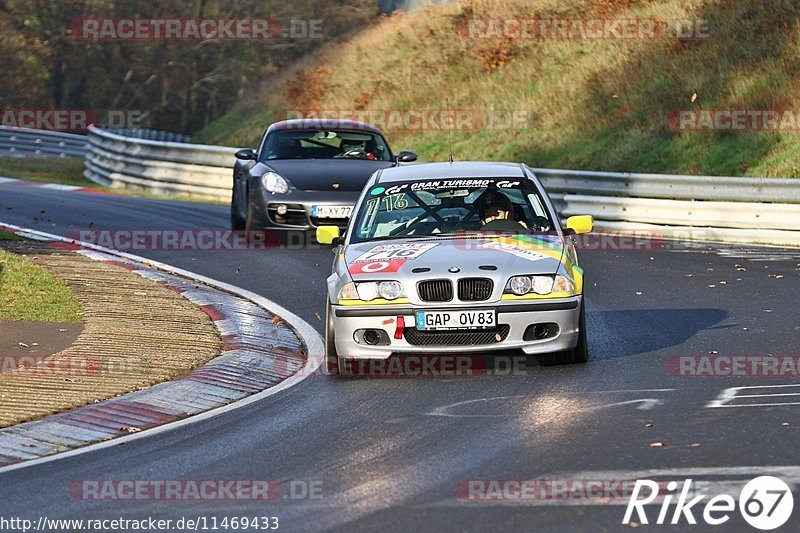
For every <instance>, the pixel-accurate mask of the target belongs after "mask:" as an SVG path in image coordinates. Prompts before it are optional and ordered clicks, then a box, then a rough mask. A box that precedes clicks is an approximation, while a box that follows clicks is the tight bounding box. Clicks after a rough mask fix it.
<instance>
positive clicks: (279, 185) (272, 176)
mask: <svg viewBox="0 0 800 533" xmlns="http://www.w3.org/2000/svg"><path fill="white" fill-rule="evenodd" d="M261 183H262V184H263V185H264V189H266V190H267V192H271V193H272V194H286V193H287V192H289V184H288V183H286V180H285V179H283V178H282V177H281V176H280V175H278V174H276V173H275V172H267V173H266V174H264V175H263V176H261Z"/></svg>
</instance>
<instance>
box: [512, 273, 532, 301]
mask: <svg viewBox="0 0 800 533" xmlns="http://www.w3.org/2000/svg"><path fill="white" fill-rule="evenodd" d="M532 287H533V282H532V281H531V278H529V277H528V276H516V277H513V278H511V283H509V288H510V289H511V292H513V293H514V294H516V295H517V296H522V295H523V294H528V293H529V292H531V288H532Z"/></svg>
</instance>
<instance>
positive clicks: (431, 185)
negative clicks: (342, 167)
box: [372, 179, 521, 195]
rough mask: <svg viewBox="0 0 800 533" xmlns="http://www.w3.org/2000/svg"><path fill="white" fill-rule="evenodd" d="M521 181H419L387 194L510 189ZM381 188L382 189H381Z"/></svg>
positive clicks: (389, 191) (387, 191)
mask: <svg viewBox="0 0 800 533" xmlns="http://www.w3.org/2000/svg"><path fill="white" fill-rule="evenodd" d="M520 183H521V182H519V181H509V180H501V181H494V180H487V179H451V180H431V181H417V182H414V183H402V184H400V185H394V186H392V187H389V188H387V189H386V190H385V191H381V192H384V193H385V194H398V193H401V192H407V191H411V192H416V191H435V190H439V189H485V188H487V187H491V186H492V185H494V186H495V187H497V188H499V189H509V188H512V187H517V186H519V185H520ZM379 188H380V187H379ZM377 190H378V189H373V190H372V194H373V195H378V194H381V193H380V192H377Z"/></svg>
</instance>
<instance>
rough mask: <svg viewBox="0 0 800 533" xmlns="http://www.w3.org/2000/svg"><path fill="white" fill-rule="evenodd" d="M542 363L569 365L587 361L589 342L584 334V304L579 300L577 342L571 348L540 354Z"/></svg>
mask: <svg viewBox="0 0 800 533" xmlns="http://www.w3.org/2000/svg"><path fill="white" fill-rule="evenodd" d="M541 361H542V364H544V365H571V364H576V363H586V362H588V361H589V343H588V339H587V334H586V304H585V302H581V314H580V318H579V319H578V344H576V345H575V348H573V349H571V350H564V351H563V352H556V353H551V354H547V355H544V356H542V359H541Z"/></svg>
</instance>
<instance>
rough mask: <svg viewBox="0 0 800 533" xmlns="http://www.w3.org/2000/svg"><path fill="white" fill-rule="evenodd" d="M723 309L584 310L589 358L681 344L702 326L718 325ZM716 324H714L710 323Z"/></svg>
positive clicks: (721, 319)
mask: <svg viewBox="0 0 800 533" xmlns="http://www.w3.org/2000/svg"><path fill="white" fill-rule="evenodd" d="M727 317H728V312H727V311H725V310H723V309H713V308H710V309H708V308H707V309H635V310H634V309H632V310H616V311H592V312H587V313H586V320H587V327H588V331H589V348H590V352H591V356H592V359H594V360H598V359H611V358H615V357H627V356H630V355H637V354H641V353H647V352H654V351H657V350H661V349H664V348H669V347H671V346H678V345H680V344H683V343H684V342H686V341H687V340H689V339H690V338H692V337H694V336H695V335H696V334H697V333H698V332H700V331H703V330H705V329H711V328H712V327H713V329H720V328H726V327H733V325H719V326H717V324H719V322H721V321H723V320H725V319H726V318H727ZM714 326H716V327H714Z"/></svg>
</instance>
